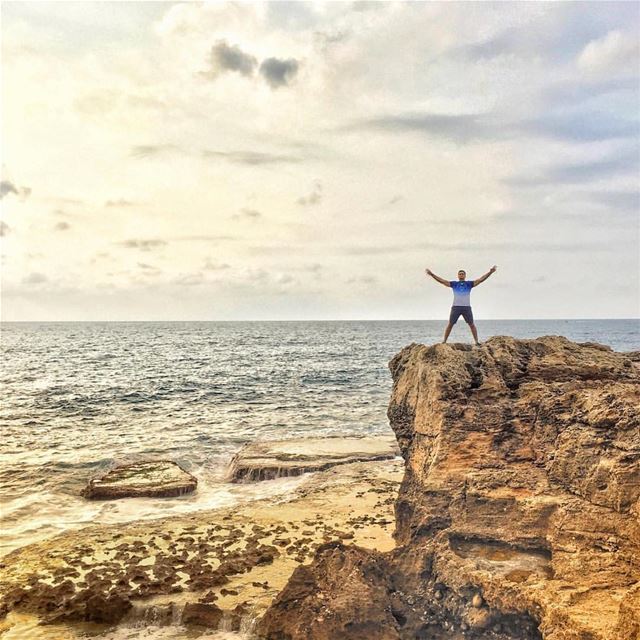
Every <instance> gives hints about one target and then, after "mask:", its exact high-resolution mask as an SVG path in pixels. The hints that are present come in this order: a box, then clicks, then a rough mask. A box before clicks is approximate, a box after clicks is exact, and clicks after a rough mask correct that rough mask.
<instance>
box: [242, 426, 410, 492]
mask: <svg viewBox="0 0 640 640" xmlns="http://www.w3.org/2000/svg"><path fill="white" fill-rule="evenodd" d="M399 455H400V450H399V448H398V444H397V442H396V439H395V437H394V436H393V434H389V435H385V436H360V437H358V436H350V437H347V438H343V437H330V438H297V439H291V440H272V441H269V442H254V443H251V444H248V445H246V446H244V447H243V448H242V449H240V451H239V452H238V453H237V454H236V455H235V456H234V457H233V459H232V460H231V464H230V466H229V479H230V480H231V481H232V482H255V481H259V480H273V479H274V478H280V477H284V476H299V475H301V474H303V473H307V472H309V471H323V470H325V469H328V468H329V467H333V466H335V465H338V464H349V463H352V462H369V461H373V460H388V459H392V458H395V457H396V456H399Z"/></svg>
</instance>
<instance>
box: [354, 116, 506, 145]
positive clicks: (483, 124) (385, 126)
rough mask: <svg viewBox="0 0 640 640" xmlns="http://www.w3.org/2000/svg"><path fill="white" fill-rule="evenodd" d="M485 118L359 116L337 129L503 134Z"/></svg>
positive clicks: (457, 137) (473, 136) (457, 138)
mask: <svg viewBox="0 0 640 640" xmlns="http://www.w3.org/2000/svg"><path fill="white" fill-rule="evenodd" d="M489 118H490V116H489V115H488V114H466V115H450V114H442V113H441V114H438V113H426V114H418V113H413V114H396V115H385V116H380V117H377V118H369V119H365V120H359V121H356V122H352V123H351V124H348V125H346V126H344V127H342V128H341V129H342V130H346V131H359V130H368V129H372V130H376V129H377V130H380V131H388V132H390V133H405V132H410V133H411V132H418V133H425V134H428V135H430V136H433V137H436V138H444V139H446V140H451V141H454V142H462V143H464V142H471V141H473V140H487V139H495V138H496V137H497V136H500V137H503V136H504V135H505V132H504V130H501V129H500V127H499V126H497V124H496V123H492V122H491V121H490V120H489Z"/></svg>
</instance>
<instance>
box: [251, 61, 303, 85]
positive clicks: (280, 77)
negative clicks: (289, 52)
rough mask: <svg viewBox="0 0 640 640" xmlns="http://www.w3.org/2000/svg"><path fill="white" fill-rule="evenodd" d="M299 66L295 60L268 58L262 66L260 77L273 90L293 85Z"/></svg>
mask: <svg viewBox="0 0 640 640" xmlns="http://www.w3.org/2000/svg"><path fill="white" fill-rule="evenodd" d="M298 66H299V64H298V61H297V60H296V59H295V58H288V59H286V60H281V59H280V58H267V59H266V60H263V61H262V64H261V65H260V75H261V76H262V77H263V78H264V79H265V81H266V82H267V84H268V85H269V86H270V87H271V88H272V89H278V88H279V87H284V86H287V85H289V84H290V83H291V81H292V80H293V79H294V78H295V77H296V74H297V73H298Z"/></svg>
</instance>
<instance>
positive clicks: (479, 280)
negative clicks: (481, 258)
mask: <svg viewBox="0 0 640 640" xmlns="http://www.w3.org/2000/svg"><path fill="white" fill-rule="evenodd" d="M497 268H498V267H496V265H495V264H494V265H493V267H491V269H489V271H487V273H485V274H484V275H483V276H480V277H479V278H478V279H477V280H474V281H473V286H474V287H477V286H478V285H479V284H480V283H481V282H484V281H485V280H486V279H487V278H488V277H489V276H490V275H491V274H492V273H495V272H496V269H497Z"/></svg>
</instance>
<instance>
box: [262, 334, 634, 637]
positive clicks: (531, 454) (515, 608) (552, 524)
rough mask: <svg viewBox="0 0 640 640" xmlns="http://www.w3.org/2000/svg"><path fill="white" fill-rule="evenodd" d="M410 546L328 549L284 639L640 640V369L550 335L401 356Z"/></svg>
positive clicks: (284, 627) (605, 351)
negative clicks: (380, 549) (388, 549)
mask: <svg viewBox="0 0 640 640" xmlns="http://www.w3.org/2000/svg"><path fill="white" fill-rule="evenodd" d="M389 367H390V370H391V373H392V376H393V381H394V385H393V392H392V396H391V401H390V404H389V409H388V416H389V420H390V423H391V426H392V428H393V430H394V431H395V433H396V437H397V439H398V443H399V444H400V448H401V450H402V455H403V457H404V459H405V476H404V479H403V482H402V485H401V488H400V492H399V495H398V499H397V502H396V506H395V514H396V533H395V535H396V540H397V543H398V546H397V547H396V549H394V550H393V551H391V552H389V553H386V554H385V553H379V552H374V551H368V550H364V549H359V548H356V547H353V546H351V547H349V546H344V545H342V544H337V543H335V544H332V545H327V546H325V547H323V548H321V549H319V550H318V553H317V555H316V557H315V559H314V561H313V563H312V564H311V565H310V566H303V567H299V568H298V569H297V570H296V571H295V572H294V574H293V575H292V577H291V579H290V581H289V583H288V585H287V587H285V589H284V590H283V592H281V593H280V594H279V596H278V597H277V599H276V600H275V602H274V604H273V605H272V607H271V608H270V609H269V610H268V611H267V613H266V614H265V616H264V617H263V619H262V621H261V623H260V625H259V627H258V631H259V634H260V635H261V637H263V638H268V639H269V640H302V639H305V640H307V639H308V640H325V639H332V640H333V639H335V640H338V639H339V638H340V639H342V640H350V639H353V640H355V639H362V640H364V639H365V638H367V639H368V640H377V639H380V640H387V639H389V640H400V639H402V640H404V639H409V638H411V639H412V640H413V639H415V638H432V639H436V640H440V639H442V640H444V639H445V638H446V639H459V640H462V639H467V640H478V639H483V640H484V639H486V640H489V639H494V640H497V639H500V640H514V639H522V640H534V639H538V638H544V639H546V640H639V639H640V523H639V517H640V502H639V498H640V370H638V368H637V367H636V366H634V364H633V362H632V359H631V358H630V357H629V356H628V355H625V354H621V353H616V352H613V351H612V350H611V349H609V348H608V347H603V346H601V345H597V344H593V343H586V344H582V345H581V344H576V343H573V342H570V341H569V340H567V339H565V338H562V337H557V336H546V337H543V338H538V339H535V340H516V339H513V338H508V337H495V338H492V339H490V340H488V341H487V342H485V343H484V344H483V345H482V346H481V347H471V346H468V345H460V344H453V345H434V346H424V345H419V344H412V345H410V346H408V347H406V348H405V349H403V350H402V351H401V352H400V353H399V354H398V355H397V356H396V357H394V358H393V360H392V361H391V362H390V363H389Z"/></svg>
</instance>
